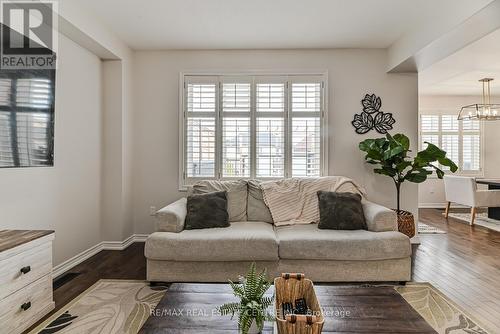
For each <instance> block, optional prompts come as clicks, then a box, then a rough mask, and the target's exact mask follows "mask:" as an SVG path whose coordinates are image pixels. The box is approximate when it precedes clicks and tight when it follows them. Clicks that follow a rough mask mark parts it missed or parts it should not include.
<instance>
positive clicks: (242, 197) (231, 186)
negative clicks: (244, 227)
mask: <svg viewBox="0 0 500 334" xmlns="http://www.w3.org/2000/svg"><path fill="white" fill-rule="evenodd" d="M216 191H227V212H228V214H229V221H230V222H239V221H246V220H247V192H248V191H247V181H245V180H238V181H218V180H204V181H199V182H196V183H195V184H194V185H193V188H192V191H191V193H192V194H194V195H198V194H206V193H211V192H216Z"/></svg>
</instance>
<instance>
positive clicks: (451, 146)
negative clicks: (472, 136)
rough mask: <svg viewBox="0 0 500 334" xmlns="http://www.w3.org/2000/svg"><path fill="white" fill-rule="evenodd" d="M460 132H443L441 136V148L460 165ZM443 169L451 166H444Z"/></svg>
mask: <svg viewBox="0 0 500 334" xmlns="http://www.w3.org/2000/svg"><path fill="white" fill-rule="evenodd" d="M458 143H459V141H458V134H453V135H449V134H443V136H442V137H441V149H443V150H445V151H446V156H447V157H448V158H449V159H451V160H452V161H453V162H454V163H455V164H457V165H459V164H460V162H459V159H458V157H459V151H458ZM443 169H446V170H447V169H449V167H446V166H443Z"/></svg>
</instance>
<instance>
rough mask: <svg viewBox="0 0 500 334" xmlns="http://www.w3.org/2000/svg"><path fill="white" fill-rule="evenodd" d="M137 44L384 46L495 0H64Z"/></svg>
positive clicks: (139, 47) (179, 46)
mask: <svg viewBox="0 0 500 334" xmlns="http://www.w3.org/2000/svg"><path fill="white" fill-rule="evenodd" d="M65 1H76V2H78V5H80V6H83V7H86V8H87V9H88V10H89V11H91V12H93V14H95V15H96V16H98V17H100V19H101V20H102V21H103V23H104V24H105V25H107V26H108V27H109V28H110V29H111V30H112V31H114V32H115V33H116V35H117V36H118V37H119V38H120V39H122V40H123V41H124V42H125V43H126V44H128V45H129V46H130V47H132V48H133V49H136V50H159V49H268V48H273V49H280V48H387V47H389V46H390V45H391V44H392V43H394V42H395V41H396V40H398V39H399V38H400V37H401V36H402V35H403V34H405V33H406V32H409V31H411V30H412V29H415V27H418V26H422V25H425V24H426V23H428V22H432V21H434V20H440V19H441V18H443V17H445V16H446V18H453V19H456V23H457V24H459V23H460V22H462V21H463V20H464V19H466V18H467V17H468V16H470V15H472V14H474V13H475V12H476V11H478V10H480V9H481V8H482V7H484V6H485V5H486V4H488V3H489V2H491V1H492V0H307V1H306V0H84V1H83V0H65Z"/></svg>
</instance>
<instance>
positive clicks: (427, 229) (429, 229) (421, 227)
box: [418, 222, 446, 234]
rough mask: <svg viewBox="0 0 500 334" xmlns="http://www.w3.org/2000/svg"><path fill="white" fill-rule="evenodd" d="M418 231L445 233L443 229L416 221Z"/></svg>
mask: <svg viewBox="0 0 500 334" xmlns="http://www.w3.org/2000/svg"><path fill="white" fill-rule="evenodd" d="M418 233H419V234H445V233H446V231H443V230H441V229H439V228H437V227H434V226H430V225H427V224H424V223H422V222H418Z"/></svg>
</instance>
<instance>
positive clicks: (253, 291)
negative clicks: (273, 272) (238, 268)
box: [219, 263, 274, 334]
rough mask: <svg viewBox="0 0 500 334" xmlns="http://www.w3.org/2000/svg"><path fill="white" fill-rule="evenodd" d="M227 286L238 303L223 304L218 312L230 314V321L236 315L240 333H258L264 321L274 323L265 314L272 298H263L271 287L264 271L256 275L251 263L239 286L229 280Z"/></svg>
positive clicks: (253, 264) (253, 265)
mask: <svg viewBox="0 0 500 334" xmlns="http://www.w3.org/2000/svg"><path fill="white" fill-rule="evenodd" d="M229 284H230V285H231V288H232V289H233V293H234V295H235V296H236V297H238V298H239V299H240V301H239V302H233V303H227V304H224V305H222V306H221V307H219V311H220V313H221V314H222V315H228V314H231V319H232V318H233V316H234V314H235V313H237V314H238V316H239V320H238V329H239V331H240V333H242V334H257V333H260V332H261V331H262V328H264V322H265V321H274V317H273V316H272V315H271V314H268V313H267V308H268V307H269V306H271V304H272V303H273V299H274V298H273V297H266V296H264V294H265V293H266V291H267V290H268V289H269V287H270V286H271V282H269V281H268V280H267V274H266V271H265V270H264V271H262V272H261V273H260V274H257V269H256V267H255V263H252V265H251V266H250V270H249V271H248V273H247V275H246V277H244V278H242V279H241V280H240V283H239V284H238V283H233V282H232V281H231V280H230V281H229Z"/></svg>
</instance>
